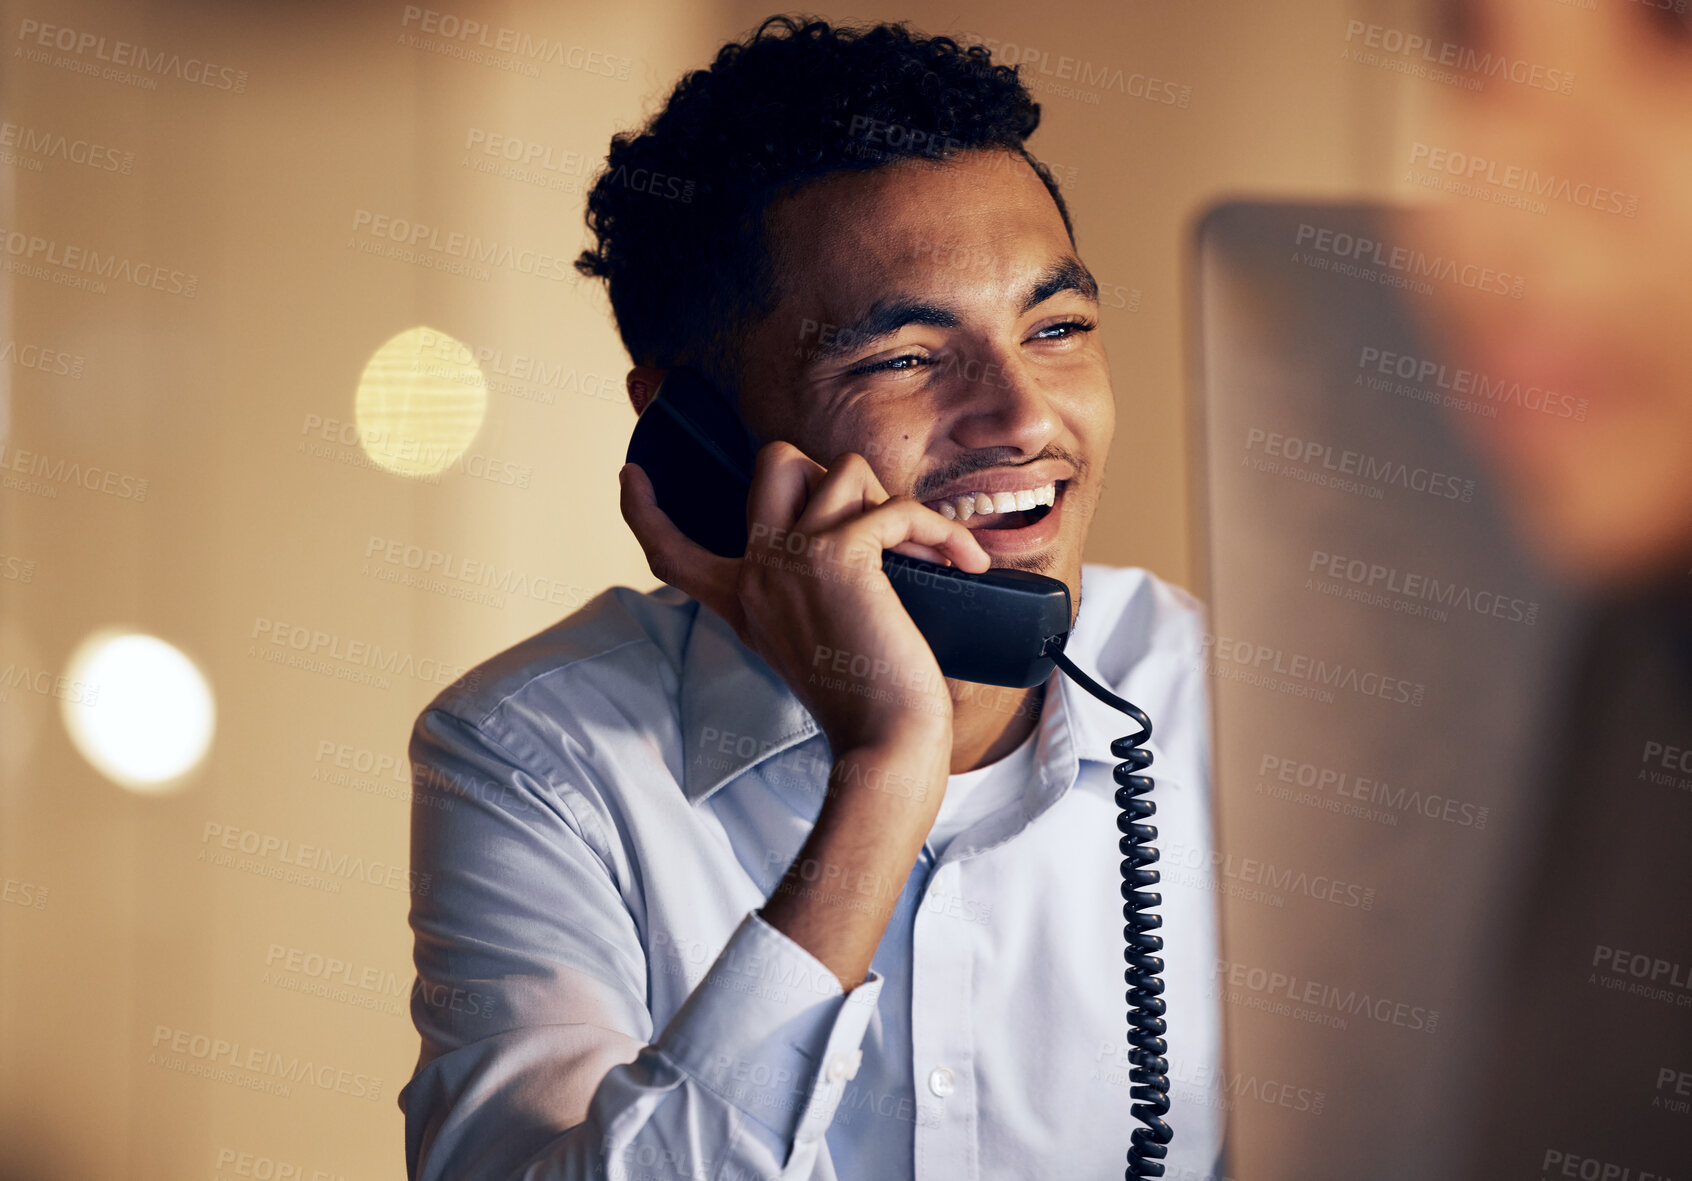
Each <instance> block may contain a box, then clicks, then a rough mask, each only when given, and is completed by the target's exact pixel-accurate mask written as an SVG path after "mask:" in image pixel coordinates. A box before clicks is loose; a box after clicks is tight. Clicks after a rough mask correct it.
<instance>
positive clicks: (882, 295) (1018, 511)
mask: <svg viewBox="0 0 1692 1181" xmlns="http://www.w3.org/2000/svg"><path fill="white" fill-rule="evenodd" d="M766 225H767V227H768V232H769V243H770V250H771V256H772V258H773V259H774V261H775V265H776V272H777V294H778V302H777V304H776V307H775V309H774V311H773V313H772V314H771V315H770V316H769V317H768V318H767V319H765V320H764V321H763V322H762V323H761V324H759V325H758V326H757V327H756V328H755V329H754V330H753V331H752V333H751V334H750V335H749V337H748V341H747V346H746V348H745V351H744V352H743V356H744V357H745V361H744V364H743V369H742V371H743V381H742V385H741V389H740V405H741V411H742V414H743V415H744V416H745V418H746V420H747V424H748V425H749V426H750V427H751V429H752V430H753V432H754V433H755V434H757V435H758V436H759V437H760V438H763V439H778V438H779V439H784V440H786V441H788V442H790V443H793V444H794V445H795V446H797V447H798V448H799V449H800V450H802V451H804V452H805V453H806V454H807V455H809V456H810V457H811V458H812V459H814V460H816V461H817V462H818V463H820V464H823V465H824V466H827V465H829V464H831V463H832V462H833V461H834V459H835V458H836V457H837V456H839V455H840V454H842V453H844V452H847V451H856V452H858V453H860V454H862V455H863V456H864V457H865V458H866V459H868V460H869V462H870V465H871V466H872V467H873V468H874V469H875V472H876V475H877V476H878V477H879V478H880V479H881V482H882V484H883V486H885V487H886V489H887V491H888V492H889V493H890V494H893V495H901V494H904V495H909V496H912V497H914V498H915V499H917V500H920V501H922V502H924V503H925V504H927V505H929V507H931V508H934V509H936V511H941V512H946V511H947V509H942V505H946V506H948V509H949V511H950V512H952V513H955V514H957V517H958V519H959V520H965V518H966V517H967V520H965V524H966V525H967V526H968V527H969V528H970V529H971V530H972V531H973V532H974V534H975V537H976V539H977V541H979V542H980V543H981V546H982V548H983V549H985V550H986V551H987V553H988V555H989V557H991V558H992V561H993V565H994V566H995V567H1016V568H1020V569H1025V570H1033V571H1037V572H1039V573H1042V574H1048V575H1050V576H1051V577H1054V578H1059V579H1061V580H1063V581H1064V582H1066V583H1067V584H1068V585H1069V589H1070V595H1071V598H1072V600H1073V601H1075V602H1076V603H1077V604H1078V603H1079V595H1080V579H1081V551H1082V545H1083V542H1084V541H1085V540H1086V536H1087V527H1088V525H1089V523H1090V522H1091V520H1092V516H1093V510H1094V507H1095V506H1096V504H1097V502H1098V497H1099V492H1100V488H1101V485H1102V482H1103V479H1104V466H1105V457H1106V454H1107V453H1108V451H1109V449H1110V440H1111V434H1112V432H1113V431H1114V429H1115V421H1116V420H1115V410H1114V406H1113V403H1112V399H1111V390H1110V370H1109V366H1108V364H1107V363H1106V360H1105V353H1104V348H1103V346H1102V344H1101V343H1100V340H1099V334H1098V332H1097V331H1096V330H1094V329H1095V328H1096V325H1097V322H1098V313H1099V305H1098V299H1097V294H1096V284H1094V282H1093V280H1092V276H1091V275H1090V274H1089V273H1088V272H1087V269H1086V268H1085V267H1084V266H1083V265H1082V264H1081V260H1080V259H1079V258H1077V257H1076V255H1075V250H1074V247H1073V246H1071V245H1070V242H1069V235H1068V234H1067V233H1066V232H1065V230H1064V226H1063V219H1062V217H1061V216H1060V215H1059V214H1058V210H1057V206H1056V205H1055V204H1054V203H1053V201H1052V198H1051V195H1050V194H1049V193H1048V192H1047V191H1046V188H1045V186H1044V185H1043V184H1042V183H1041V182H1040V179H1039V177H1038V176H1036V175H1035V173H1034V170H1033V169H1032V168H1031V167H1029V165H1028V164H1027V162H1026V161H1024V160H1023V159H1022V157H1021V156H1019V155H1016V154H1014V153H1008V152H988V151H982V152H967V153H963V154H962V155H960V156H958V157H955V158H953V159H952V160H949V161H946V162H935V161H927V160H921V161H901V162H899V163H896V164H892V165H889V166H886V167H883V168H878V169H874V170H872V171H868V172H853V173H837V174H834V175H832V176H829V177H826V178H824V179H823V180H821V181H818V182H816V183H813V184H811V185H808V186H806V187H804V188H802V189H800V190H799V191H798V192H796V193H795V194H792V195H791V196H788V197H786V198H784V199H782V200H780V201H778V202H777V203H776V204H775V205H773V206H772V207H771V208H770V210H769V214H768V217H767V220H766ZM1029 493H1032V494H1033V501H1034V502H1039V501H1049V502H1050V503H1049V504H1047V503H1034V504H1033V507H1032V508H1030V507H1029V505H1030V503H1031V500H1030V496H1029V495H1028V494H1029ZM1018 494H1020V498H1019V496H1018ZM989 502H991V503H992V504H993V506H994V509H995V511H991V512H981V511H978V506H980V507H984V506H985V505H986V504H987V503H989ZM966 505H967V507H966ZM1017 505H1020V506H1021V507H1015V506H1017Z"/></svg>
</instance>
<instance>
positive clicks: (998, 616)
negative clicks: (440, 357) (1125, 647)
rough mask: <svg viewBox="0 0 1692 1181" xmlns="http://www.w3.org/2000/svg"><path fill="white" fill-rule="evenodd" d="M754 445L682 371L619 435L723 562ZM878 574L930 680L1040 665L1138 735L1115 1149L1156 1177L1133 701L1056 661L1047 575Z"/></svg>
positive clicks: (1161, 1092) (1129, 785) (1023, 678)
mask: <svg viewBox="0 0 1692 1181" xmlns="http://www.w3.org/2000/svg"><path fill="white" fill-rule="evenodd" d="M756 451H757V442H756V440H755V439H753V437H752V435H751V433H750V432H749V431H747V429H746V427H745V425H744V424H743V423H742V422H741V420H740V415H739V414H738V413H737V412H736V410H735V409H734V407H733V406H732V405H731V404H730V403H729V401H728V399H726V398H725V397H724V396H723V395H722V394H721V393H720V392H719V391H718V390H717V389H716V387H714V386H713V385H712V384H711V383H710V382H709V381H708V380H707V379H706V378H705V377H704V376H703V375H702V374H701V373H699V372H698V371H697V370H695V369H691V368H687V367H678V368H674V369H670V370H667V371H666V372H665V374H664V379H663V382H662V383H661V384H660V385H659V387H658V389H657V390H656V391H655V392H654V393H653V395H652V397H651V398H650V399H649V400H648V401H647V403H646V405H645V406H644V407H643V408H642V409H641V412H640V417H639V418H638V419H637V420H636V422H635V429H634V434H633V435H632V436H631V437H630V439H629V453H628V461H629V462H630V463H638V464H639V465H640V466H641V469H642V470H643V471H645V473H646V477H647V479H648V480H650V481H651V482H652V491H653V493H654V494H655V496H656V497H657V501H658V507H659V508H661V509H663V510H664V512H665V513H666V514H667V515H668V516H669V518H670V520H671V521H672V522H674V523H675V526H676V528H678V529H680V530H681V531H682V532H683V533H684V534H686V535H687V536H688V537H690V538H692V539H693V540H694V541H696V542H698V543H699V544H700V545H702V546H704V547H705V548H706V549H708V550H710V551H711V552H712V553H715V554H720V555H722V556H723V557H728V558H738V557H742V556H744V555H745V553H746V547H747V541H748V538H747V530H746V500H747V496H748V495H749V494H750V492H751V488H752V470H753V460H754V457H755V455H756ZM881 568H882V571H883V572H884V573H885V574H886V575H887V578H888V581H889V582H891V583H892V584H893V590H894V593H896V594H897V595H898V596H899V602H900V603H901V604H903V605H904V608H905V610H906V611H907V612H908V613H909V614H910V617H911V621H912V622H913V623H915V624H916V626H917V630H918V631H920V632H921V633H922V635H923V638H924V639H925V640H927V641H928V645H929V647H930V648H931V649H933V652H934V659H935V661H936V663H938V664H939V666H940V671H941V673H942V674H944V675H945V676H948V677H952V678H954V679H956V680H960V681H974V682H976V683H978V684H984V685H1003V686H1006V687H1008V688H1014V689H1027V688H1032V687H1033V686H1035V685H1039V684H1041V683H1043V682H1044V681H1045V680H1046V678H1047V677H1048V676H1050V675H1051V671H1052V669H1053V668H1054V667H1058V668H1062V669H1063V671H1064V672H1065V673H1067V674H1068V675H1069V676H1070V677H1072V678H1074V680H1075V681H1076V682H1077V683H1078V684H1079V685H1081V687H1082V688H1084V689H1086V690H1087V691H1088V692H1089V693H1091V694H1093V695H1094V696H1095V697H1097V698H1099V699H1100V700H1101V701H1104V702H1105V703H1106V704H1108V705H1111V706H1114V707H1115V708H1117V709H1119V710H1122V711H1123V712H1124V713H1126V714H1128V715H1129V716H1130V717H1132V718H1133V719H1134V720H1135V721H1136V722H1138V723H1139V724H1140V727H1141V728H1140V730H1139V732H1137V733H1135V734H1131V735H1128V736H1127V737H1124V738H1119V739H1117V740H1116V741H1115V742H1112V743H1111V744H1110V750H1111V754H1112V755H1114V756H1115V757H1116V758H1119V759H1122V760H1123V762H1122V763H1120V764H1119V765H1118V766H1117V767H1116V770H1115V777H1116V782H1117V785H1118V787H1117V792H1116V804H1117V807H1119V808H1120V809H1122V814H1121V816H1120V818H1119V819H1118V821H1117V828H1118V830H1119V831H1121V833H1122V834H1123V835H1122V839H1121V841H1120V842H1119V844H1118V847H1119V848H1120V850H1121V852H1122V854H1123V856H1124V858H1125V860H1124V861H1123V862H1122V897H1123V899H1124V902H1125V905H1124V906H1123V908H1122V915H1123V918H1124V919H1125V920H1127V924H1128V925H1127V926H1126V927H1125V928H1124V931H1123V934H1124V936H1125V937H1126V939H1127V942H1128V951H1127V953H1126V955H1125V959H1126V960H1127V962H1128V965H1129V966H1128V969H1127V971H1126V972H1125V973H1124V978H1125V979H1126V981H1127V983H1128V984H1129V985H1130V988H1129V990H1128V996H1127V999H1128V1004H1129V1011H1128V1024H1129V1027H1130V1031H1129V1034H1128V1044H1129V1045H1130V1046H1131V1047H1132V1049H1131V1050H1130V1052H1129V1061H1130V1063H1131V1064H1132V1066H1133V1069H1132V1070H1131V1072H1130V1074H1129V1081H1130V1082H1131V1083H1132V1084H1133V1087H1132V1089H1131V1090H1130V1092H1129V1093H1130V1095H1131V1096H1132V1097H1133V1098H1134V1099H1136V1100H1139V1102H1136V1103H1135V1104H1134V1105H1133V1108H1132V1110H1133V1114H1134V1116H1135V1117H1136V1118H1137V1119H1139V1120H1140V1121H1141V1122H1142V1123H1144V1124H1145V1125H1146V1127H1145V1128H1136V1129H1135V1130H1134V1136H1133V1147H1131V1148H1130V1149H1129V1150H1128V1172H1127V1174H1126V1176H1127V1177H1128V1178H1130V1179H1132V1178H1135V1177H1161V1176H1163V1165H1162V1164H1161V1163H1160V1162H1161V1161H1162V1159H1163V1158H1164V1157H1165V1156H1167V1155H1168V1151H1169V1149H1168V1144H1169V1141H1170V1140H1171V1138H1172V1137H1173V1132H1172V1131H1171V1130H1170V1127H1169V1124H1168V1123H1167V1122H1165V1120H1164V1119H1163V1117H1164V1116H1165V1115H1167V1114H1168V1113H1169V1078H1168V1074H1169V1063H1168V1061H1167V1060H1166V1059H1165V1058H1164V1057H1163V1055H1164V1054H1165V1053H1167V1051H1168V1046H1167V1045H1166V1043H1165V1042H1164V1040H1163V1037H1162V1035H1163V1034H1164V1033H1165V1032H1166V1029H1165V1026H1164V1022H1163V1012H1164V1007H1165V1006H1164V1003H1163V1000H1162V997H1161V994H1162V992H1163V981H1162V980H1160V979H1159V978H1158V976H1157V973H1159V972H1161V971H1163V960H1162V959H1161V958H1160V957H1158V956H1157V955H1156V954H1155V953H1156V952H1159V951H1161V950H1163V940H1162V939H1161V938H1160V937H1159V936H1157V935H1153V934H1151V932H1152V931H1154V930H1156V929H1157V928H1158V927H1160V926H1162V924H1163V920H1162V918H1160V917H1159V916H1158V915H1155V914H1151V913H1148V912H1149V910H1150V908H1151V907H1154V906H1156V905H1157V904H1158V903H1159V902H1160V901H1162V898H1161V896H1160V895H1158V894H1152V893H1147V892H1145V891H1143V890H1141V889H1139V888H1138V887H1142V886H1153V885H1156V884H1157V882H1158V880H1159V875H1158V871H1157V870H1155V869H1148V868H1145V867H1146V866H1150V865H1152V864H1153V863H1155V862H1156V861H1157V859H1158V853H1157V850H1156V849H1154V848H1152V847H1151V846H1150V844H1149V843H1148V842H1150V841H1152V840H1155V839H1156V838H1157V829H1156V828H1154V827H1152V826H1151V825H1149V824H1145V823H1142V822H1143V821H1145V820H1146V819H1148V818H1149V817H1151V816H1152V815H1153V814H1155V813H1156V811H1157V805H1155V804H1154V803H1152V802H1151V800H1149V799H1146V798H1145V797H1146V796H1147V794H1148V793H1149V792H1150V791H1151V789H1152V781H1151V778H1150V777H1149V776H1146V775H1141V774H1139V772H1140V771H1141V770H1143V769H1144V768H1145V767H1147V766H1149V765H1150V764H1151V761H1152V756H1151V752H1150V751H1149V750H1146V749H1145V748H1144V743H1145V742H1146V740H1147V739H1149V738H1150V737H1151V732H1152V727H1151V721H1150V719H1148V718H1147V717H1146V715H1145V714H1144V713H1143V712H1142V711H1141V710H1139V709H1138V708H1137V707H1135V706H1134V705H1131V704H1130V703H1129V702H1126V701H1124V700H1123V699H1122V698H1120V697H1118V696H1116V695H1115V694H1114V693H1112V692H1110V691H1109V690H1108V689H1106V688H1104V687H1103V686H1102V685H1100V684H1098V683H1097V682H1096V681H1094V680H1093V679H1092V678H1091V677H1089V676H1087V674H1086V673H1084V672H1082V671H1081V670H1080V669H1079V668H1077V667H1076V666H1075V664H1074V663H1073V662H1072V661H1071V660H1070V659H1069V658H1068V657H1067V656H1065V655H1064V653H1063V646H1064V644H1065V642H1067V640H1068V638H1069V587H1068V586H1066V585H1065V584H1064V583H1062V582H1060V581H1058V580H1057V579H1055V578H1047V577H1046V576H1045V575H1042V574H1034V573H1031V572H1029V571H1026V570H988V571H986V572H984V573H982V574H971V573H969V572H968V571H964V570H958V569H956V568H954V567H951V566H942V565H939V564H938V563H935V562H924V561H921V560H920V559H917V558H910V557H906V556H905V555H904V554H898V553H894V552H893V551H891V550H889V551H887V552H886V553H884V554H883V555H882V565H881Z"/></svg>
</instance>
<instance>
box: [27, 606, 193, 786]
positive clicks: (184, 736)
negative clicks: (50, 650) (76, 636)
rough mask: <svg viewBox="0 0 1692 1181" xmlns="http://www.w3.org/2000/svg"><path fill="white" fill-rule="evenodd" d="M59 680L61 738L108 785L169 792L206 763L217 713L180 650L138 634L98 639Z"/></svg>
mask: <svg viewBox="0 0 1692 1181" xmlns="http://www.w3.org/2000/svg"><path fill="white" fill-rule="evenodd" d="M64 676H65V686H64V687H65V690H66V691H65V692H63V693H62V694H60V695H59V707H60V708H59V713H60V716H61V717H62V718H63V719H64V723H65V730H66V732H67V733H69V734H70V739H71V743H72V745H74V746H75V747H76V749H77V751H78V752H80V753H81V755H82V757H83V758H85V759H87V760H88V761H89V763H90V764H92V765H93V767H94V769H95V770H96V771H98V772H100V774H102V775H104V776H105V777H106V778H107V779H110V780H111V781H112V782H113V783H116V784H118V785H119V786H122V787H127V788H129V789H130V790H131V791H136V792H140V793H142V794H146V795H153V794H158V793H162V792H166V791H171V790H174V789H175V788H177V787H180V786H181V785H182V783H183V782H184V780H185V777H186V776H187V774H188V773H189V772H190V771H192V770H193V769H194V768H195V767H197V766H199V765H200V763H201V761H202V760H203V759H204V758H205V757H206V751H207V750H209V749H210V747H211V741H212V734H213V732H214V731H215V730H216V729H217V706H216V703H215V702H214V701H213V699H212V691H211V686H210V685H209V684H207V683H206V678H205V675H204V674H203V673H201V672H200V669H199V667H198V666H197V665H196V664H195V663H194V662H193V661H192V660H190V659H189V658H188V656H187V655H186V654H184V653H183V652H182V650H181V649H180V648H177V647H174V646H173V645H171V644H168V643H166V642H165V641H164V640H161V639H159V638H158V637H157V636H149V635H145V634H143V633H141V632H133V631H121V630H116V629H108V630H105V631H99V632H96V633H94V634H93V635H91V636H89V637H88V638H87V639H86V640H84V641H83V642H82V643H81V645H79V646H78V647H77V650H76V651H75V652H74V653H73V654H72V655H71V658H70V662H69V663H68V664H67V665H66V666H65V674H64Z"/></svg>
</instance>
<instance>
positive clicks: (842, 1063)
mask: <svg viewBox="0 0 1692 1181" xmlns="http://www.w3.org/2000/svg"><path fill="white" fill-rule="evenodd" d="M863 1060H864V1052H863V1051H862V1050H853V1051H852V1052H851V1053H850V1054H842V1055H840V1056H839V1057H838V1058H836V1059H835V1060H834V1061H833V1062H832V1063H830V1065H829V1068H828V1077H829V1081H830V1082H836V1083H837V1082H839V1081H840V1080H841V1079H843V1078H857V1077H858V1066H859V1064H860V1063H862V1062H863Z"/></svg>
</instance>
